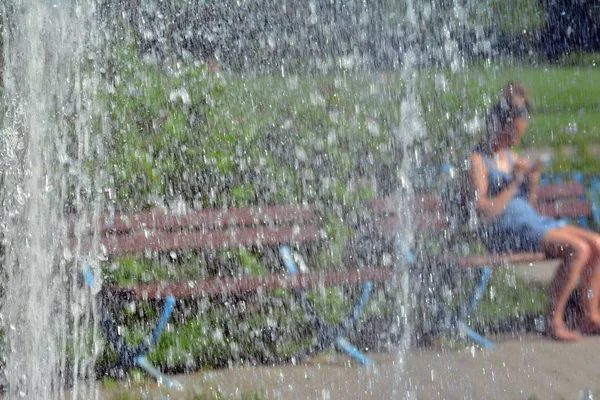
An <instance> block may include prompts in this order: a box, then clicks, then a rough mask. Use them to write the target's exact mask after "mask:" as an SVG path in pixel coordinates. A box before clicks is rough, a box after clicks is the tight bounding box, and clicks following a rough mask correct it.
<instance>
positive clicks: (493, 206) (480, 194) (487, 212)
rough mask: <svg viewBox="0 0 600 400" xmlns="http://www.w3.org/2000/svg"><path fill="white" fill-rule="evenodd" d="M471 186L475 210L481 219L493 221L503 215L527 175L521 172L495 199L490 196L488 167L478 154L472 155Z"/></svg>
mask: <svg viewBox="0 0 600 400" xmlns="http://www.w3.org/2000/svg"><path fill="white" fill-rule="evenodd" d="M470 161H471V170H470V178H471V185H472V187H473V191H474V197H473V199H474V202H475V209H476V210H477V214H478V215H479V217H480V218H481V219H482V220H483V221H485V222H489V221H492V220H493V219H494V218H496V217H497V216H499V215H500V214H502V212H503V211H504V209H505V208H506V206H507V205H508V203H509V202H510V200H511V199H512V198H513V197H514V195H515V193H516V192H517V190H518V189H519V187H520V186H521V183H523V180H524V179H525V175H524V174H523V173H522V172H521V171H520V170H519V171H517V172H518V173H517V176H516V177H515V179H514V180H513V181H512V182H511V183H510V185H508V186H507V187H506V188H505V189H504V190H502V191H501V192H500V193H499V194H498V195H496V196H494V197H490V196H488V194H487V193H488V167H487V165H486V164H485V162H484V160H483V156H481V154H478V153H473V154H471V157H470Z"/></svg>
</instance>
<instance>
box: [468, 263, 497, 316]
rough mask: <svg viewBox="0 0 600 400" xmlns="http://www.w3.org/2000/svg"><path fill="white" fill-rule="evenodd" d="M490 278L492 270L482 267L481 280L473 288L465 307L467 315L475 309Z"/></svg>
mask: <svg viewBox="0 0 600 400" xmlns="http://www.w3.org/2000/svg"><path fill="white" fill-rule="evenodd" d="M491 276H492V269H491V268H490V267H487V266H484V267H482V268H481V279H480V280H479V284H478V285H477V287H476V288H475V291H474V292H473V296H472V297H471V299H470V301H469V305H468V307H467V313H466V314H467V315H469V314H471V312H473V310H474V309H475V308H476V307H477V305H478V304H479V302H480V301H481V299H482V298H483V295H484V294H485V289H486V288H487V286H488V283H489V281H490V277H491Z"/></svg>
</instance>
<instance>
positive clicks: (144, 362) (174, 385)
mask: <svg viewBox="0 0 600 400" xmlns="http://www.w3.org/2000/svg"><path fill="white" fill-rule="evenodd" d="M135 361H136V364H137V366H138V367H140V368H141V369H143V370H144V371H146V372H147V373H148V374H149V375H150V376H152V377H153V378H154V379H156V382H157V383H158V384H159V385H164V386H165V387H166V388H167V389H175V390H183V385H182V384H181V383H179V382H177V381H176V380H174V379H170V378H169V377H167V376H166V375H165V374H163V373H162V372H160V371H159V370H158V369H157V368H156V367H154V366H153V365H152V364H151V363H150V361H148V359H147V358H146V356H139V357H137V358H136V359H135Z"/></svg>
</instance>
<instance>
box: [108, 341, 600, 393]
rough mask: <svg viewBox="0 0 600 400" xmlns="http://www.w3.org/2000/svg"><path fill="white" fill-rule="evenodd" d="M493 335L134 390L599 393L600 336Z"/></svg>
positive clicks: (246, 369) (185, 378)
mask: <svg viewBox="0 0 600 400" xmlns="http://www.w3.org/2000/svg"><path fill="white" fill-rule="evenodd" d="M496 339H497V341H498V342H497V345H496V347H495V348H493V349H491V350H480V349H477V348H475V347H472V346H465V347H463V348H460V349H453V350H443V349H425V350H412V351H411V352H410V353H409V354H408V356H407V357H405V361H404V363H403V362H402V358H401V357H400V356H399V354H398V353H397V352H391V353H387V354H371V356H372V357H373V358H375V359H376V360H377V365H376V367H361V366H359V365H356V364H355V363H353V362H351V361H349V360H348V359H347V358H346V357H344V356H341V355H340V356H338V355H334V356H331V355H330V356H320V357H319V358H317V359H314V360H312V361H310V362H308V363H305V364H302V365H298V366H293V365H285V366H274V367H264V366H260V367H240V368H232V369H227V370H217V371H210V372H200V373H196V374H192V375H181V376H177V377H176V378H177V379H179V380H180V381H181V382H183V383H185V385H186V391H185V392H166V391H161V390H160V389H158V388H157V387H156V384H153V383H152V384H148V383H145V384H138V386H136V385H135V384H134V385H133V386H132V387H131V389H130V390H133V391H134V393H138V394H139V393H145V395H144V397H143V398H156V399H158V398H171V399H179V398H181V399H192V398H207V399H209V398H212V397H210V396H211V393H220V394H221V395H223V398H226V399H227V398H249V397H243V396H242V395H243V394H244V395H246V396H247V395H248V394H253V393H257V392H258V393H260V394H261V395H260V397H259V398H261V399H262V398H266V399H310V400H313V399H323V400H334V399H342V400H352V399H410V398H414V399H540V400H542V399H580V398H581V395H582V393H583V391H584V390H586V389H590V390H592V392H593V394H594V396H595V397H596V398H598V396H600V337H587V338H585V339H584V340H583V341H581V342H579V343H574V344H573V343H559V342H555V341H551V340H548V339H545V338H543V337H539V336H537V335H529V334H526V335H524V336H503V337H499V338H496ZM167 396H168V397H167ZM194 396H196V397H194ZM202 396H205V397H202ZM103 398H104V397H103ZM219 398H221V397H219Z"/></svg>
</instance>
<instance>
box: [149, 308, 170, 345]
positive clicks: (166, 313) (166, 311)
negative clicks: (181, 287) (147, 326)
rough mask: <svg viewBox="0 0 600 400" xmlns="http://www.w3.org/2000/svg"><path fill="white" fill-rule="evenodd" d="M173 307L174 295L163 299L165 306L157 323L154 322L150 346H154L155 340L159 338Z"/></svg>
mask: <svg viewBox="0 0 600 400" xmlns="http://www.w3.org/2000/svg"><path fill="white" fill-rule="evenodd" d="M173 308H175V297H173V296H169V297H167V298H166V299H165V308H163V312H162V315H161V316H160V319H159V321H158V324H156V328H154V331H153V332H152V339H151V342H150V346H154V345H155V344H156V342H158V339H159V338H160V335H162V332H163V330H164V329H165V326H166V325H167V322H169V318H171V314H172V313H173Z"/></svg>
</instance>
